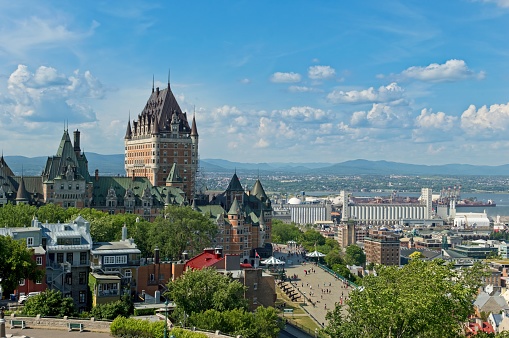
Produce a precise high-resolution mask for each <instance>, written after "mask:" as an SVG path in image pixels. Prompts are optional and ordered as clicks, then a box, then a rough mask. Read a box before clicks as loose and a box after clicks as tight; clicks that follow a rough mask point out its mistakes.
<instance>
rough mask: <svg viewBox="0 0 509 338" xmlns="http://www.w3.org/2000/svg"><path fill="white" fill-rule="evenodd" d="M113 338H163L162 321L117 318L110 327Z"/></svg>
mask: <svg viewBox="0 0 509 338" xmlns="http://www.w3.org/2000/svg"><path fill="white" fill-rule="evenodd" d="M110 333H111V335H112V336H114V337H138V338H163V335H164V321H158V322H149V321H148V320H141V319H132V318H125V317H122V316H119V317H117V318H115V320H114V321H113V322H112V323H111V325H110Z"/></svg>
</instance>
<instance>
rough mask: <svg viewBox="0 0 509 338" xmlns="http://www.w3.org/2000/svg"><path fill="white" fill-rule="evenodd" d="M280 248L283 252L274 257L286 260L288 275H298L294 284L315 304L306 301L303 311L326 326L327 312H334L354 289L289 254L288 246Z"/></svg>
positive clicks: (310, 263)
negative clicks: (336, 306)
mask: <svg viewBox="0 0 509 338" xmlns="http://www.w3.org/2000/svg"><path fill="white" fill-rule="evenodd" d="M279 247H280V248H281V251H280V252H274V256H275V257H277V258H279V259H284V260H286V262H287V263H286V265H285V271H286V275H287V276H293V275H297V279H296V280H292V284H293V285H294V286H295V287H296V288H297V290H298V291H299V292H300V293H301V294H302V295H304V296H305V297H306V298H308V299H310V300H312V301H313V303H315V305H314V306H313V305H312V304H309V302H307V301H306V305H303V309H304V310H305V311H307V312H308V313H309V314H310V315H311V317H313V318H314V319H315V320H316V321H317V322H318V323H319V324H321V325H324V324H325V325H326V324H327V321H326V319H325V315H326V314H327V312H328V311H330V310H332V309H333V308H334V306H335V304H336V303H340V302H341V301H342V299H343V302H344V299H345V297H348V295H349V293H350V291H351V290H352V287H350V286H349V287H347V286H346V285H345V284H344V283H343V281H341V280H338V279H336V278H335V277H334V276H332V275H331V274H329V273H328V272H326V271H324V270H322V269H321V268H320V267H318V266H316V265H315V264H314V263H312V262H311V261H309V262H303V259H302V257H301V256H297V255H295V254H293V255H292V254H288V252H287V249H286V246H281V245H280V246H279ZM304 270H306V272H307V273H305V272H304Z"/></svg>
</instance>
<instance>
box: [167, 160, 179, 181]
mask: <svg viewBox="0 0 509 338" xmlns="http://www.w3.org/2000/svg"><path fill="white" fill-rule="evenodd" d="M166 182H168V183H182V177H180V173H179V170H178V167H177V163H173V165H172V167H171V169H170V173H169V174H168V178H166Z"/></svg>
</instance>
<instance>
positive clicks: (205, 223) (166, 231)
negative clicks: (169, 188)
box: [148, 206, 217, 259]
mask: <svg viewBox="0 0 509 338" xmlns="http://www.w3.org/2000/svg"><path fill="white" fill-rule="evenodd" d="M164 213H165V216H164V217H158V218H157V219H156V220H155V221H154V224H153V226H152V227H150V228H149V231H148V237H149V242H150V245H151V250H153V249H154V248H155V247H156V246H157V247H158V248H159V249H160V252H161V256H162V257H165V258H167V259H180V257H181V254H182V252H184V251H185V250H186V249H188V250H194V252H192V253H199V252H201V251H202V250H203V248H205V247H207V246H210V244H211V239H212V238H214V237H215V235H216V232H217V226H216V225H215V224H214V223H212V222H211V221H210V219H209V218H207V217H206V216H204V215H202V214H201V213H199V212H198V211H195V210H193V209H192V208H191V207H181V206H169V207H167V208H166V209H165V210H164Z"/></svg>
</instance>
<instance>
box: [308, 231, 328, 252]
mask: <svg viewBox="0 0 509 338" xmlns="http://www.w3.org/2000/svg"><path fill="white" fill-rule="evenodd" d="M324 244H325V237H323V236H322V234H321V233H320V232H319V231H316V230H313V229H309V230H306V232H304V235H303V246H304V248H305V249H306V250H307V251H313V250H315V245H324Z"/></svg>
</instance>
